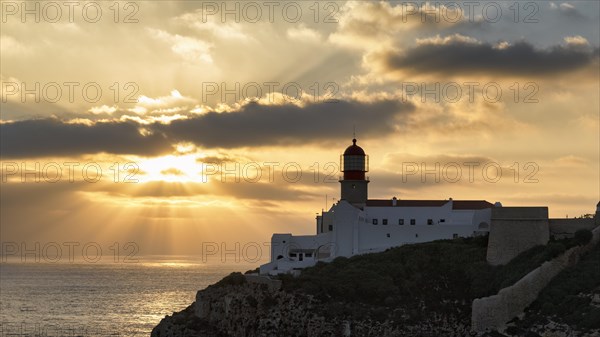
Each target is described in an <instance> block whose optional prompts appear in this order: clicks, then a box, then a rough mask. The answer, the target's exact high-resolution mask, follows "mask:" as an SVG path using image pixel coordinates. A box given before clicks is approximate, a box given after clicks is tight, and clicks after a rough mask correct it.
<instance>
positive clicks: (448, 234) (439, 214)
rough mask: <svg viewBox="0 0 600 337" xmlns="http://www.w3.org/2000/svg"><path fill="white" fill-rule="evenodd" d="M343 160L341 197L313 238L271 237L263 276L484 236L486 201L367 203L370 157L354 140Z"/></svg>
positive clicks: (488, 211) (487, 216) (487, 215)
mask: <svg viewBox="0 0 600 337" xmlns="http://www.w3.org/2000/svg"><path fill="white" fill-rule="evenodd" d="M352 142H353V144H352V145H351V146H349V147H348V148H347V149H346V151H345V152H344V154H343V156H342V161H343V163H342V167H343V170H342V171H343V172H344V176H343V179H341V180H340V184H341V198H340V201H339V202H337V203H336V204H334V205H333V206H332V207H331V208H330V209H329V210H328V211H324V212H323V213H322V214H321V215H319V216H317V218H316V219H317V226H316V227H317V228H316V235H301V236H295V235H292V234H273V237H272V238H271V262H269V263H267V264H264V265H262V266H261V267H260V273H261V274H272V275H273V274H279V273H286V272H293V271H294V270H299V269H302V268H305V267H309V266H312V265H314V264H315V263H316V262H317V261H325V262H328V261H331V260H333V259H334V258H336V257H338V256H345V257H350V256H352V255H357V254H364V253H372V252H378V251H383V250H385V249H387V248H390V247H394V246H400V245H403V244H407V243H417V242H427V241H433V240H438V239H452V238H457V237H467V236H473V235H480V234H485V233H487V232H488V231H489V225H490V222H491V209H492V207H494V205H492V204H491V203H489V202H487V201H484V200H452V199H449V200H399V199H396V198H395V197H394V198H392V199H387V200H378V199H369V198H368V186H367V185H368V184H369V179H368V178H366V177H365V173H366V172H367V171H368V170H369V160H368V159H369V158H368V156H367V155H366V154H365V152H364V150H363V149H362V148H361V147H360V146H358V145H356V139H353V140H352Z"/></svg>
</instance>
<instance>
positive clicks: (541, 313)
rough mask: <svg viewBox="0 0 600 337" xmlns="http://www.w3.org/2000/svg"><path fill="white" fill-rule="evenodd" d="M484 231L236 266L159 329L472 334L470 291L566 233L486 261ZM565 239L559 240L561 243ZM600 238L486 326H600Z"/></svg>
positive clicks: (579, 329) (510, 278) (576, 330)
mask: <svg viewBox="0 0 600 337" xmlns="http://www.w3.org/2000/svg"><path fill="white" fill-rule="evenodd" d="M486 243H487V242H486V240H485V239H484V238H477V239H464V240H452V241H440V242H432V243H426V244H420V245H407V246H403V247H398V248H394V249H391V250H389V251H386V252H383V253H377V254H368V255H362V256H356V257H352V258H349V259H344V258H339V259H336V260H335V261H333V262H331V263H328V264H317V265H316V266H314V267H311V268H307V269H305V270H304V271H303V272H302V274H301V275H300V276H298V277H291V276H289V275H287V276H286V275H284V276H281V277H280V278H279V279H277V280H272V279H270V278H266V277H260V276H251V275H242V274H240V273H233V274H231V275H229V276H227V277H225V278H224V279H223V280H221V281H219V282H218V283H217V284H214V285H212V286H209V287H208V288H206V289H204V290H201V291H199V292H198V293H197V295H196V301H195V302H194V303H193V304H192V305H190V306H189V307H188V308H187V309H185V310H183V311H181V312H179V313H174V314H173V315H172V316H167V317H165V318H164V319H163V320H162V321H161V322H160V324H159V325H158V326H156V327H155V328H154V329H153V331H152V336H153V337H182V336H186V337H193V336H210V337H219V336H223V337H233V336H235V337H238V336H240V337H241V336H247V337H259V336H260V337H271V336H273V337H284V336H285V337H288V336H290V337H291V336H306V337H317V336H319V337H320V336H353V337H362V336H373V337H375V336H376V337H388V336H389V337H391V336H411V337H413V336H415V337H416V336H419V337H428V336H432V337H433V336H435V337H440V336H442V337H450V336H475V335H476V334H475V333H473V332H471V326H470V324H471V309H472V308H471V304H472V301H473V299H475V298H479V297H482V296H489V295H492V294H496V293H497V292H498V290H499V289H501V288H503V287H505V286H506V285H504V284H507V285H512V284H514V283H515V281H517V280H519V279H521V278H522V277H523V276H524V275H526V274H528V273H529V272H530V271H531V270H533V269H535V268H537V267H538V266H539V265H540V264H542V263H543V262H544V261H548V260H549V259H551V258H553V257H555V256H556V254H560V253H561V252H564V250H565V247H564V246H563V244H566V245H567V247H569V242H566V241H563V242H560V243H559V242H555V243H553V244H552V245H549V246H547V247H543V246H542V247H537V248H533V249H532V250H530V251H528V252H526V253H524V254H522V255H520V256H519V257H517V258H515V259H514V260H513V261H511V263H509V264H508V265H506V266H501V267H500V266H489V265H488V264H487V263H486V262H485V247H486ZM558 248H559V249H558ZM599 267H600V246H596V248H595V249H594V250H593V251H592V252H591V253H590V254H587V255H586V256H584V257H583V258H582V260H581V261H580V262H579V263H578V264H577V265H576V266H573V267H571V268H567V269H566V270H564V271H563V272H561V273H560V274H559V275H558V276H557V277H555V279H554V280H553V281H552V282H551V283H550V284H549V285H548V286H547V287H546V288H545V289H544V291H542V293H541V294H540V295H539V297H538V300H537V301H536V302H534V303H533V304H532V305H531V307H530V308H529V309H528V310H527V311H526V313H525V314H524V315H521V316H520V317H519V318H515V319H514V320H512V322H509V324H507V326H506V329H504V330H503V331H501V332H497V331H488V332H482V333H480V336H493V337H499V336H519V337H521V336H527V337H572V336H589V337H592V336H593V337H599V336H600V305H599V302H598V299H599V297H600V268H599Z"/></svg>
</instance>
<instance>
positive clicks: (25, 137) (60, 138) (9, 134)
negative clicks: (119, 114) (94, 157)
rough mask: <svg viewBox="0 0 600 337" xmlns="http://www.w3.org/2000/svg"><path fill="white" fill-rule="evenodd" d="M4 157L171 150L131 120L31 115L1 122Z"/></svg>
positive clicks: (0, 133)
mask: <svg viewBox="0 0 600 337" xmlns="http://www.w3.org/2000/svg"><path fill="white" fill-rule="evenodd" d="M0 139H1V140H2V142H1V144H0V154H1V155H2V157H3V158H6V157H13V158H23V157H47V156H77V155H82V154H88V153H99V152H107V153H114V154H132V153H135V154H140V155H158V154H161V153H166V152H169V151H171V150H172V147H171V145H170V144H169V143H168V142H167V141H166V139H165V138H164V137H163V136H162V135H160V134H157V133H152V132H141V129H140V125H139V124H137V123H134V122H96V123H91V124H81V123H67V122H64V121H60V120H58V119H32V120H24V121H17V122H12V123H4V124H0Z"/></svg>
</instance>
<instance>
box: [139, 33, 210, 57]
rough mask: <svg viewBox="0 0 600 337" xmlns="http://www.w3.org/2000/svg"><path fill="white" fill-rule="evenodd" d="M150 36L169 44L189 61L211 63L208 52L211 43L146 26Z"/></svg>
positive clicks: (176, 52)
mask: <svg viewBox="0 0 600 337" xmlns="http://www.w3.org/2000/svg"><path fill="white" fill-rule="evenodd" d="M148 32H149V33H150V35H151V36H152V37H154V38H155V39H157V40H159V41H163V42H165V43H167V44H168V45H170V46H171V50H172V51H173V53H175V54H177V55H179V56H180V57H181V58H183V59H184V60H186V61H188V62H190V63H197V62H205V63H213V58H212V56H211V54H210V48H211V47H212V45H211V44H210V43H208V42H205V41H202V40H199V39H196V38H193V37H189V36H182V35H179V34H171V33H169V32H166V31H164V30H160V29H154V28H148Z"/></svg>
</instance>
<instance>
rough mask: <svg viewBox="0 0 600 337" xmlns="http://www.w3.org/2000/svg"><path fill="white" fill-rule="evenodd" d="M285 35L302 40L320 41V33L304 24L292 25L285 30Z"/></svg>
mask: <svg viewBox="0 0 600 337" xmlns="http://www.w3.org/2000/svg"><path fill="white" fill-rule="evenodd" d="M287 36H288V37H289V38H290V39H293V40H298V41H304V42H319V41H321V33H319V32H318V31H316V30H314V29H310V28H308V27H306V26H305V25H299V26H298V27H292V28H289V29H288V30H287Z"/></svg>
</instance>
